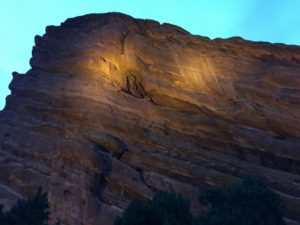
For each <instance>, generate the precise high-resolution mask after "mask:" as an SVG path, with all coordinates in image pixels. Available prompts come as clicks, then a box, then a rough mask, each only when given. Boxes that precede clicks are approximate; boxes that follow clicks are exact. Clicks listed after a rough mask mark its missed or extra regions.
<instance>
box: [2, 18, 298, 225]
mask: <svg viewBox="0 0 300 225" xmlns="http://www.w3.org/2000/svg"><path fill="white" fill-rule="evenodd" d="M32 54H33V56H32V59H31V61H30V64H31V67H32V69H31V70H29V71H28V72H27V73H26V74H18V73H14V74H13V80H12V82H11V84H10V89H11V91H12V94H11V95H10V96H8V98H7V102H6V107H5V109H4V110H3V111H1V112H0V202H1V203H5V204H7V206H9V205H10V204H12V203H13V202H14V201H15V199H17V198H19V197H22V196H30V195H32V194H33V193H34V192H35V190H36V187H38V186H40V185H42V186H44V187H45V188H46V189H47V190H48V191H49V200H50V203H51V210H52V216H53V218H56V217H59V218H61V220H62V221H63V224H65V225H82V224H83V225H96V224H103V225H110V224H112V221H113V220H114V218H115V216H116V215H118V214H119V213H120V212H122V210H123V209H124V208H125V207H126V205H127V204H128V202H130V200H132V199H133V198H136V197H137V198H142V199H148V198H151V196H153V194H154V193H155V192H156V191H157V190H158V189H167V190H172V191H177V192H180V193H182V194H183V195H185V196H186V197H189V198H191V199H192V200H193V209H194V210H197V209H199V207H200V206H198V205H197V203H196V201H195V199H196V196H197V190H198V187H207V186H213V185H220V186H226V185H228V184H229V183H231V182H232V181H238V180H240V178H241V176H242V175H243V174H244V173H249V174H256V175H260V176H262V177H263V179H264V180H265V182H266V183H267V184H268V185H269V186H270V187H271V188H272V189H274V190H275V191H277V192H278V193H280V194H281V196H282V197H283V198H284V201H285V202H286V206H287V214H286V217H287V218H288V219H289V220H290V222H292V221H300V176H299V174H300V47H297V46H286V45H282V44H269V43H260V42H249V41H245V40H243V39H241V38H238V37H237V38H230V39H226V40H222V39H216V40H209V39H208V38H204V37H200V36H193V35H191V34H189V33H188V32H187V31H185V30H183V29H181V28H179V27H176V26H173V25H170V24H162V25H161V24H159V23H158V22H155V21H151V20H137V19H133V18H131V17H129V16H126V15H123V14H117V13H110V14H93V15H86V16H82V17H77V18H74V19H68V20H67V21H65V22H64V23H62V24H61V26H59V27H56V26H49V27H47V29H46V34H45V35H44V36H43V37H39V36H37V37H36V38H35V46H34V48H33V52H32Z"/></svg>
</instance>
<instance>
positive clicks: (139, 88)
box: [123, 73, 147, 99]
mask: <svg viewBox="0 0 300 225" xmlns="http://www.w3.org/2000/svg"><path fill="white" fill-rule="evenodd" d="M124 83H125V84H124V86H125V87H124V88H123V91H124V92H126V93H128V94H130V95H132V96H134V97H136V98H141V99H143V98H144V97H146V96H147V93H146V91H145V89H144V87H143V85H142V83H141V81H140V80H139V79H138V77H137V76H135V75H133V74H132V73H127V74H126V75H125V81H124Z"/></svg>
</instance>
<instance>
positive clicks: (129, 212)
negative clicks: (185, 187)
mask: <svg viewBox="0 0 300 225" xmlns="http://www.w3.org/2000/svg"><path fill="white" fill-rule="evenodd" d="M191 222H192V216H191V214H190V202H189V201H188V200H186V199H184V198H183V197H182V196H181V195H179V194H175V193H169V192H165V191H161V192H159V193H158V194H157V195H156V196H154V198H153V199H152V200H151V201H148V202H143V201H141V200H134V201H133V202H132V203H131V204H130V205H129V206H128V208H127V209H126V210H125V211H124V213H123V216H122V217H119V218H118V219H117V220H116V221H115V225H190V224H191Z"/></svg>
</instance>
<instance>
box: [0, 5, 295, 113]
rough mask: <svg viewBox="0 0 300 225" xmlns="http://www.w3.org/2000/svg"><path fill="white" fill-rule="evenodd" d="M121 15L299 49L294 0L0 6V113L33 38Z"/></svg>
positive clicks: (25, 66) (25, 67)
mask: <svg viewBox="0 0 300 225" xmlns="http://www.w3.org/2000/svg"><path fill="white" fill-rule="evenodd" d="M112 11H114V12H123V13H126V14H129V15H131V16H134V17H138V18H148V19H154V20H158V21H159V22H161V23H163V22H169V23H173V24H176V25H179V26H181V27H183V28H184V29H186V30H188V31H189V32H191V33H193V34H198V35H202V36H208V37H210V38H216V37H221V38H228V37H231V36H241V37H243V38H245V39H248V40H254V41H268V42H280V43H286V44H296V45H300V29H299V25H300V1H299V0H151V1H148V0H51V1H45V0H0V29H1V33H0V37H1V39H0V40H1V41H0V110H1V109H2V108H3V107H4V104H5V97H6V96H7V95H8V94H9V90H8V84H9V82H10V80H11V78H12V76H11V73H12V72H13V71H17V72H19V73H25V72H26V71H27V70H28V69H29V59H30V57H31V49H32V46H33V44H34V42H33V40H34V36H35V35H37V34H39V35H42V34H43V33H44V31H45V27H46V26H47V25H59V24H60V23H61V22H62V21H64V20H65V19H66V18H69V17H75V16H79V15H83V14H88V13H103V12H112Z"/></svg>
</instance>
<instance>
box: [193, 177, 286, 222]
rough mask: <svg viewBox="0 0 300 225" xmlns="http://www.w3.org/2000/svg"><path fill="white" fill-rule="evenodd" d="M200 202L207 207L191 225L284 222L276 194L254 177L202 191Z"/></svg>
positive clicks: (281, 205)
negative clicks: (222, 187) (226, 186)
mask: <svg viewBox="0 0 300 225" xmlns="http://www.w3.org/2000/svg"><path fill="white" fill-rule="evenodd" d="M199 201H200V202H201V203H202V204H204V205H206V206H207V207H208V210H207V211H206V212H204V213H202V214H200V215H199V216H198V217H196V218H195V219H194V221H193V225H283V224H284V222H283V220H282V217H283V204H282V201H281V199H280V198H279V196H278V195H277V194H275V193H274V192H272V191H271V190H269V189H268V188H267V187H266V186H265V185H264V184H263V182H262V181H261V180H260V179H258V178H256V177H247V178H245V179H244V180H243V182H242V183H241V184H233V185H231V186H230V187H228V188H227V189H225V190H222V189H219V188H214V189H211V190H208V191H206V192H203V193H202V194H201V195H200V197H199Z"/></svg>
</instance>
